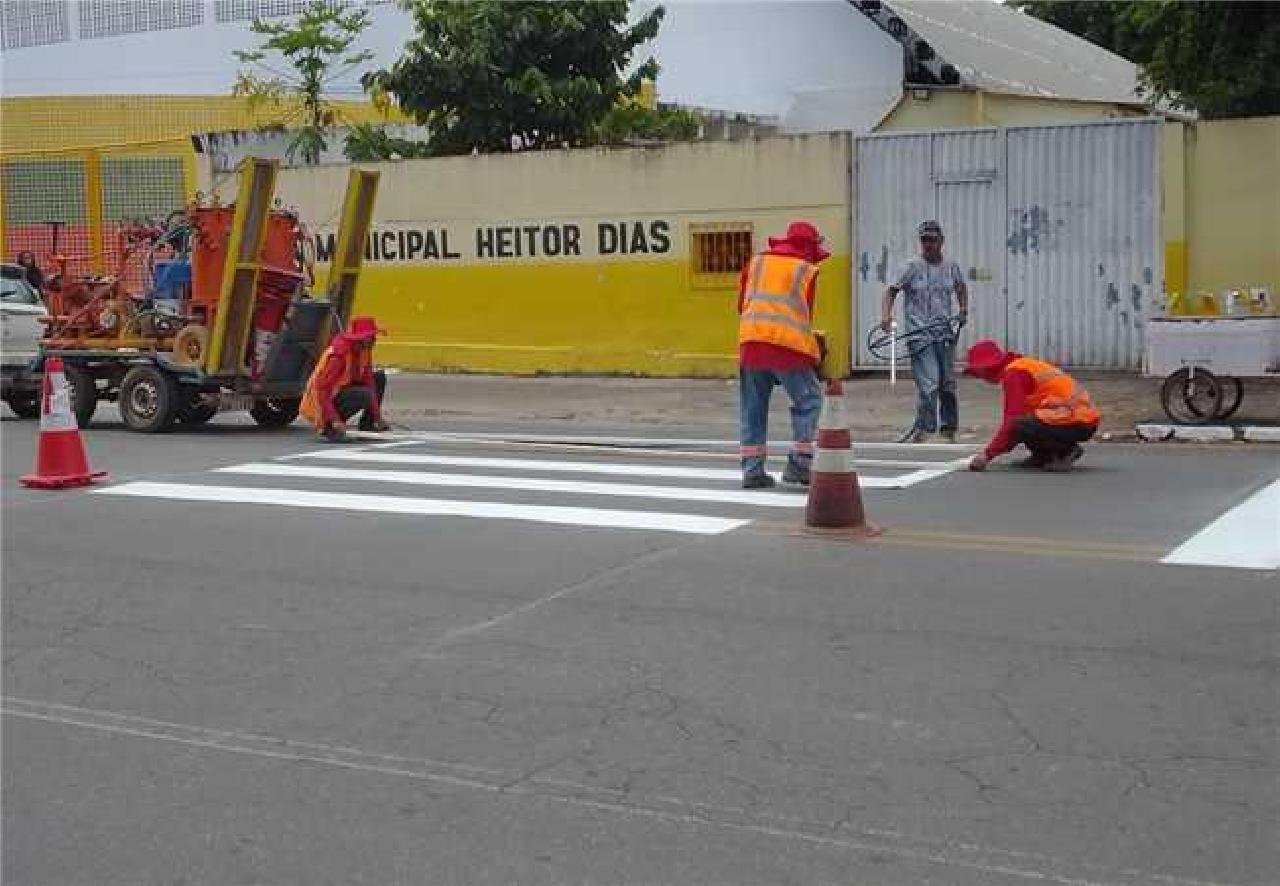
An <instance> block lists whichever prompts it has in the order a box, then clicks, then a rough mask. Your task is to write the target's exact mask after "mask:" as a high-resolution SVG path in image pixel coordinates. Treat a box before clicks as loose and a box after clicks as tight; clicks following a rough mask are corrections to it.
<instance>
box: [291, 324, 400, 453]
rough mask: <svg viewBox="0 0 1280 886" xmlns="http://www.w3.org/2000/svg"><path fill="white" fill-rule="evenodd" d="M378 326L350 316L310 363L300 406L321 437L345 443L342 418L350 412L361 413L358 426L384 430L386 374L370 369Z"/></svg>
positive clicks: (366, 429)
mask: <svg viewBox="0 0 1280 886" xmlns="http://www.w3.org/2000/svg"><path fill="white" fill-rule="evenodd" d="M382 331H383V330H380V329H379V328H378V324H377V322H376V321H375V320H374V319H373V318H372V317H355V318H354V319H352V321H351V326H350V327H349V328H348V329H347V330H346V331H345V332H340V333H338V334H337V335H335V336H334V337H333V341H331V342H330V343H329V347H328V348H326V349H325V352H324V354H322V355H321V357H320V361H319V362H318V363H316V368H315V371H314V372H312V373H311V378H310V379H309V380H308V381H307V390H306V393H305V394H303V396H302V407H301V410H300V411H301V413H302V415H303V416H304V417H305V418H306V419H307V421H309V422H311V424H312V425H313V426H314V427H315V429H316V430H317V431H319V432H320V437H321V439H323V440H324V441H325V442H327V443H342V442H345V441H346V440H347V439H348V438H347V420H348V419H350V418H351V417H352V416H354V415H355V414H356V413H361V416H360V430H362V431H385V430H387V428H388V426H387V423H386V422H384V421H383V420H382V396H383V393H384V392H385V391H386V389H387V375H386V373H385V372H383V371H382V370H380V369H379V370H376V371H375V370H374V368H373V346H374V344H375V343H376V341H377V337H378V333H380V332H382Z"/></svg>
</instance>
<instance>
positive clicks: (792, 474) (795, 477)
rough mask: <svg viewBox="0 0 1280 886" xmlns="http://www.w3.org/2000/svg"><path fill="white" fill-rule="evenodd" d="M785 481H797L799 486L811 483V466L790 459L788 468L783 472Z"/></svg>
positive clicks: (783, 480)
mask: <svg viewBox="0 0 1280 886" xmlns="http://www.w3.org/2000/svg"><path fill="white" fill-rule="evenodd" d="M782 482H783V483H795V484H796V485H798V486H808V485H809V466H808V465H805V464H801V463H800V462H796V461H788V462H787V469H786V470H785V471H783V472H782Z"/></svg>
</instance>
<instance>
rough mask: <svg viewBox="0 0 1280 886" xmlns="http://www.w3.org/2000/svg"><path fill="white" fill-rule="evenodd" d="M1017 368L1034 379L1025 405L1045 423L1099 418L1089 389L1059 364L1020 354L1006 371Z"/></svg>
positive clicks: (1093, 422) (1089, 422)
mask: <svg viewBox="0 0 1280 886" xmlns="http://www.w3.org/2000/svg"><path fill="white" fill-rule="evenodd" d="M1015 369H1020V370H1022V371H1023V372H1025V373H1027V374H1028V375H1030V376H1031V378H1032V379H1034V380H1035V383H1036V386H1035V389H1034V390H1032V392H1031V394H1030V395H1028V397H1027V408H1028V409H1029V410H1030V411H1031V413H1032V414H1033V415H1035V417H1036V418H1038V419H1040V421H1042V422H1044V423H1045V424H1047V425H1096V424H1097V423H1098V421H1099V420H1100V419H1101V418H1102V416H1101V414H1100V413H1099V412H1098V410H1097V409H1095V408H1094V407H1093V401H1092V400H1090V399H1089V392H1088V391H1086V390H1085V389H1084V388H1082V387H1080V385H1079V384H1078V383H1077V382H1076V380H1075V379H1074V378H1072V377H1071V376H1069V375H1067V374H1066V373H1065V372H1063V371H1062V370H1061V369H1059V368H1058V367H1056V366H1054V365H1053V364H1051V363H1045V362H1044V361H1043V360H1037V359H1035V358H1034V357H1019V358H1018V359H1016V360H1014V361H1013V362H1011V363H1010V364H1009V365H1008V366H1007V367H1006V368H1005V371H1006V372H1008V371H1011V370H1015Z"/></svg>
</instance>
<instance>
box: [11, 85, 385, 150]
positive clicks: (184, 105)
mask: <svg viewBox="0 0 1280 886" xmlns="http://www.w3.org/2000/svg"><path fill="white" fill-rule="evenodd" d="M334 106H335V107H336V108H337V110H338V113H339V115H340V117H341V119H342V120H343V121H344V122H348V123H364V122H374V121H380V120H384V119H386V118H385V117H384V116H383V115H382V114H381V112H379V111H378V110H376V109H375V108H374V107H373V105H371V104H370V103H368V102H349V101H339V102H334ZM289 114H290V109H289V108H287V107H286V108H274V107H271V106H266V107H263V108H260V109H258V110H257V111H253V112H251V111H250V110H249V109H248V104H247V102H246V101H245V100H244V99H242V98H234V97H232V96H208V95H201V96H185V95H98V96H48V97H38V98H31V97H19V98H3V99H0V153H3V154H23V153H32V152H38V151H63V150H68V149H75V148H92V147H102V146H106V145H114V144H123V143H134V142H155V141H164V140H170V139H178V140H182V141H184V142H185V141H187V140H188V138H189V137H190V135H191V134H192V133H194V132H221V131H225V130H233V129H253V128H255V127H258V126H264V125H267V124H269V123H273V122H276V121H279V120H281V119H284V118H287V117H288V116H289ZM187 150H190V144H189V142H188V144H187Z"/></svg>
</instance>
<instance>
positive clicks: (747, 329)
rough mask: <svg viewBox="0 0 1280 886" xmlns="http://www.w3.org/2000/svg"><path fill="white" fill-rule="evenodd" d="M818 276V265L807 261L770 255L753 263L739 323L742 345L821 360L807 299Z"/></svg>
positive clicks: (744, 293) (765, 255)
mask: <svg viewBox="0 0 1280 886" xmlns="http://www.w3.org/2000/svg"><path fill="white" fill-rule="evenodd" d="M817 276H818V267H817V265H811V264H809V262H807V261H805V260H803V259H799V258H792V257H790V256H786V255H769V254H768V253H765V254H764V255H757V256H756V257H755V258H753V259H751V264H750V265H748V270H747V286H746V289H745V290H744V292H743V298H742V316H741V317H740V318H739V320H738V344H746V343H747V342H763V343H765V344H771V345H780V346H782V347H784V348H787V349H789V350H792V351H796V352H797V353H801V354H806V355H808V356H810V357H812V358H813V359H814V360H817V359H818V357H819V351H818V340H817V339H816V338H814V335H813V329H812V327H811V325H810V317H809V303H808V302H806V301H805V298H804V294H805V292H806V291H808V288H809V283H810V282H811V281H812V280H813V279H814V278H815V277H817Z"/></svg>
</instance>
